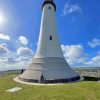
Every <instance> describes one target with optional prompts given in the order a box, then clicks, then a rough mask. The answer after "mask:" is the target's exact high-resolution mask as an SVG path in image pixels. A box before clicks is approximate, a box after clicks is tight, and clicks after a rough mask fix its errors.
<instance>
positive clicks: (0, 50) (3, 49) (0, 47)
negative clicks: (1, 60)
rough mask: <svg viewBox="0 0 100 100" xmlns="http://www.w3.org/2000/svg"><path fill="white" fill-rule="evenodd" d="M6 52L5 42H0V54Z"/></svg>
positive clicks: (3, 54)
mask: <svg viewBox="0 0 100 100" xmlns="http://www.w3.org/2000/svg"><path fill="white" fill-rule="evenodd" d="M7 53H8V49H7V47H6V44H0V56H5V55H6V54H7Z"/></svg>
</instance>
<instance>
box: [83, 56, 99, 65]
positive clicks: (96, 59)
mask: <svg viewBox="0 0 100 100" xmlns="http://www.w3.org/2000/svg"><path fill="white" fill-rule="evenodd" d="M85 64H86V65H88V66H92V67H100V54H99V55H97V56H95V57H93V58H92V59H90V61H89V62H86V63H85Z"/></svg>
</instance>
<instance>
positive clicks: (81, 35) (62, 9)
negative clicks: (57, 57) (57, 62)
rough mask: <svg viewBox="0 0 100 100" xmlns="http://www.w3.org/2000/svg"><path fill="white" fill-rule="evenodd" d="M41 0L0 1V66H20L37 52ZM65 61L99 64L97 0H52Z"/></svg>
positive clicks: (99, 18) (98, 5)
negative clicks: (55, 7) (54, 5)
mask: <svg viewBox="0 0 100 100" xmlns="http://www.w3.org/2000/svg"><path fill="white" fill-rule="evenodd" d="M42 2H43V0H0V63H1V65H0V68H1V70H2V69H9V68H22V67H25V66H26V65H27V64H29V63H30V61H31V58H32V57H33V55H34V53H35V51H36V44H37V41H38V36H39V31H40V21H41V15H42V10H41V5H42ZM54 2H55V4H56V6H57V11H56V18H57V19H56V21H57V30H58V33H59V39H60V43H61V47H62V50H63V52H64V56H65V58H66V60H67V61H68V63H69V64H70V65H71V66H73V67H75V66H93V67H94V66H95V67H100V0H54Z"/></svg>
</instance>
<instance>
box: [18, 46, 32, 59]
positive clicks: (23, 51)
mask: <svg viewBox="0 0 100 100" xmlns="http://www.w3.org/2000/svg"><path fill="white" fill-rule="evenodd" d="M17 54H18V55H20V56H24V57H27V56H33V51H32V50H30V49H29V48H27V47H20V48H19V49H17Z"/></svg>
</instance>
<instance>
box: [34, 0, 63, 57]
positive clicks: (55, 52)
mask: <svg viewBox="0 0 100 100" xmlns="http://www.w3.org/2000/svg"><path fill="white" fill-rule="evenodd" d="M42 11H43V12H42V20H41V28H40V35H39V41H38V46H37V52H36V55H35V58H45V57H60V58H63V53H62V50H61V46H60V43H59V39H58V34H57V29H56V18H55V12H56V5H55V4H54V2H53V0H45V1H44V3H43V5H42Z"/></svg>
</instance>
